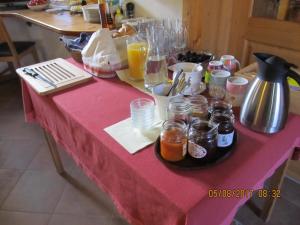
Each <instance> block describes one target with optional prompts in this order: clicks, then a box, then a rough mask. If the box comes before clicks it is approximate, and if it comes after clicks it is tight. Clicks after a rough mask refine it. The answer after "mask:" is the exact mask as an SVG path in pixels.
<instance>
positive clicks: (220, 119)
mask: <svg viewBox="0 0 300 225" xmlns="http://www.w3.org/2000/svg"><path fill="white" fill-rule="evenodd" d="M211 121H212V122H214V123H216V124H218V148H219V149H224V150H225V149H230V148H231V147H232V145H233V141H234V135H235V129H234V125H233V124H234V115H233V114H230V113H226V112H223V113H222V112H213V114H212V116H211Z"/></svg>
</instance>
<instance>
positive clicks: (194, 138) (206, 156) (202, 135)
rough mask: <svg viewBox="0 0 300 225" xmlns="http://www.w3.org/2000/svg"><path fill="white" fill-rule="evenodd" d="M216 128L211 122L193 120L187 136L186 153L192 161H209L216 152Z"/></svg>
mask: <svg viewBox="0 0 300 225" xmlns="http://www.w3.org/2000/svg"><path fill="white" fill-rule="evenodd" d="M217 137H218V126H217V124H215V123H213V122H211V121H203V120H195V121H193V122H192V124H191V126H190V129H189V134H188V153H189V155H190V156H191V157H192V158H193V159H194V160H201V161H203V160H210V159H212V158H214V156H215V153H216V152H217Z"/></svg>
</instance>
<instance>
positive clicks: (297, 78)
mask: <svg viewBox="0 0 300 225" xmlns="http://www.w3.org/2000/svg"><path fill="white" fill-rule="evenodd" d="M288 76H289V77H291V78H293V79H294V80H295V81H296V82H297V83H298V84H299V85H300V74H298V73H297V72H295V71H294V70H289V73H288Z"/></svg>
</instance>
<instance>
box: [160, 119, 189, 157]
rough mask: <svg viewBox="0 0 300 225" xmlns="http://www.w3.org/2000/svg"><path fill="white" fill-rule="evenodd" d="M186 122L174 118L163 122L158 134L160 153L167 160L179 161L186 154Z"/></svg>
mask: <svg viewBox="0 0 300 225" xmlns="http://www.w3.org/2000/svg"><path fill="white" fill-rule="evenodd" d="M186 130H187V128H186V124H185V123H180V122H176V121H174V120H166V121H165V122H164V123H163V126H162V131H161V134H160V154H161V156H162V158H163V159H165V160H167V161H172V162H176V161H180V160H182V159H183V158H184V157H185V155H186V143H187V134H186Z"/></svg>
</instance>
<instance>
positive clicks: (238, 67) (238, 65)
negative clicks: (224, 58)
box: [234, 59, 241, 72]
mask: <svg viewBox="0 0 300 225" xmlns="http://www.w3.org/2000/svg"><path fill="white" fill-rule="evenodd" d="M234 60H235V63H236V64H237V68H236V71H235V72H237V71H239V70H240V69H241V63H240V61H239V60H237V59H234Z"/></svg>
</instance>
